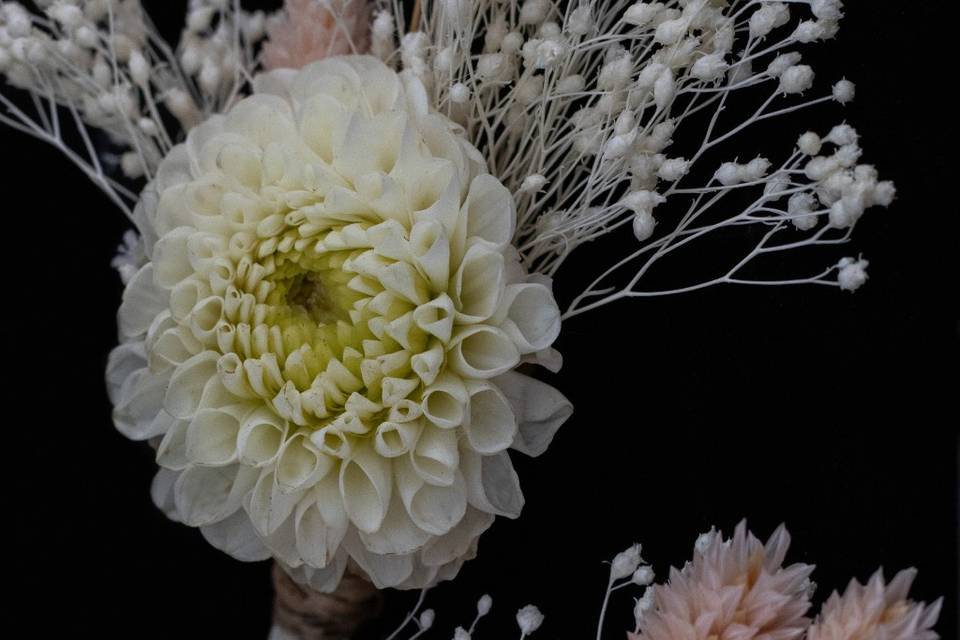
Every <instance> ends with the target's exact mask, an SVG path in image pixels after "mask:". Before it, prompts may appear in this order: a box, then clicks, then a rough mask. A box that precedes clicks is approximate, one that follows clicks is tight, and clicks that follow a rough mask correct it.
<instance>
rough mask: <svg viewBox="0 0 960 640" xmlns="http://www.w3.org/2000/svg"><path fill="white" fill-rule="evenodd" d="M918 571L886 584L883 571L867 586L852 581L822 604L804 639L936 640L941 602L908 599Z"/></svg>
mask: <svg viewBox="0 0 960 640" xmlns="http://www.w3.org/2000/svg"><path fill="white" fill-rule="evenodd" d="M916 574H917V572H916V570H915V569H906V570H904V571H901V572H900V573H898V574H897V575H896V577H894V579H893V580H891V581H890V584H885V583H884V579H883V570H879V571H877V572H876V573H875V574H873V577H871V578H870V581H869V582H867V584H866V585H862V584H860V583H859V582H857V581H856V580H851V581H850V584H849V585H848V586H847V589H846V591H844V593H843V595H842V596H841V595H839V594H838V593H836V592H834V593H833V595H831V596H830V598H829V599H828V600H827V602H826V603H825V604H824V605H823V610H822V611H821V613H820V615H819V616H818V618H817V621H816V622H815V623H814V624H813V626H812V627H810V632H809V634H808V636H807V640H936V639H937V638H939V637H940V636H939V635H937V633H936V632H935V631H933V628H932V627H933V625H935V624H936V622H937V618H938V617H939V615H940V605H941V603H942V599H940V600H937V601H936V602H934V603H933V604H930V605H927V604H925V603H923V602H913V601H912V600H908V599H907V595H908V594H909V592H910V585H911V584H912V583H913V578H914V577H915V576H916Z"/></svg>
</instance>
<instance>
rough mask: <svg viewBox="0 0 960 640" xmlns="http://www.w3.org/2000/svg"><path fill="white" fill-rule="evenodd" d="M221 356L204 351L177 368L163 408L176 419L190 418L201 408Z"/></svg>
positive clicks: (213, 352) (171, 379)
mask: <svg viewBox="0 0 960 640" xmlns="http://www.w3.org/2000/svg"><path fill="white" fill-rule="evenodd" d="M218 359H219V354H217V353H216V352H215V351H202V352H200V353H198V354H197V355H195V356H193V357H192V358H190V359H189V360H187V361H186V362H184V363H183V364H182V365H180V366H179V367H177V369H176V371H174V372H173V375H172V376H171V378H170V386H169V387H168V388H167V392H166V396H165V397H164V401H163V406H164V408H165V409H166V410H167V412H168V413H169V414H170V415H172V416H174V417H175V418H184V419H186V418H190V417H192V416H193V414H194V413H196V411H197V409H198V408H199V406H200V400H201V398H202V396H203V391H204V388H205V387H206V385H207V383H208V382H209V381H210V380H211V378H213V377H214V376H215V374H216V372H217V360H218Z"/></svg>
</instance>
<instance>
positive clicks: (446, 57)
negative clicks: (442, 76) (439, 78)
mask: <svg viewBox="0 0 960 640" xmlns="http://www.w3.org/2000/svg"><path fill="white" fill-rule="evenodd" d="M433 68H434V70H435V71H439V72H440V73H450V72H451V71H452V70H453V47H444V48H443V49H440V51H437V53H436V55H434V56H433Z"/></svg>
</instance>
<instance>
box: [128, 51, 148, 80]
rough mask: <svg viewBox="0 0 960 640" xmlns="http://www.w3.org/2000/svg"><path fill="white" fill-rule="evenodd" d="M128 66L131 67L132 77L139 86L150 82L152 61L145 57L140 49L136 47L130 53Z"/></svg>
mask: <svg viewBox="0 0 960 640" xmlns="http://www.w3.org/2000/svg"><path fill="white" fill-rule="evenodd" d="M127 66H129V68H130V77H131V78H133V81H134V82H135V83H137V85H138V86H141V87H144V86H146V85H147V83H148V82H150V63H149V62H147V59H146V58H144V57H143V54H142V53H140V50H139V49H134V50H133V51H132V52H131V53H130V61H129V62H128V63H127Z"/></svg>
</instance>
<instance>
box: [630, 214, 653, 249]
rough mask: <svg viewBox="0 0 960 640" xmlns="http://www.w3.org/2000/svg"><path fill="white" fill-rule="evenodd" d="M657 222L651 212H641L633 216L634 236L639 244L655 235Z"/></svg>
mask: <svg viewBox="0 0 960 640" xmlns="http://www.w3.org/2000/svg"><path fill="white" fill-rule="evenodd" d="M656 226H657V221H656V220H655V219H654V217H653V214H652V213H650V212H649V211H640V212H639V213H636V214H635V215H634V216H633V235H634V236H635V237H636V238H637V241H638V242H646V241H647V240H649V239H650V237H651V236H652V235H653V232H654V230H655V229H656Z"/></svg>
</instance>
